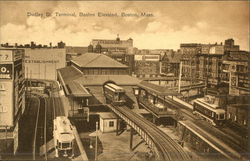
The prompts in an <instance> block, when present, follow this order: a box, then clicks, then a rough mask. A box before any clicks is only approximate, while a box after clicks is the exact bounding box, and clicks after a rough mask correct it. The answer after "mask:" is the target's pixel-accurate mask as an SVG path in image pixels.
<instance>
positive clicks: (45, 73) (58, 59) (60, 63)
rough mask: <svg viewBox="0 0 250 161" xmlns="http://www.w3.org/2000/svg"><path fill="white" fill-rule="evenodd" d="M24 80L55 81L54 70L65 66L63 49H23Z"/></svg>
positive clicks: (64, 51) (64, 50)
mask: <svg viewBox="0 0 250 161" xmlns="http://www.w3.org/2000/svg"><path fill="white" fill-rule="evenodd" d="M24 63H25V78H28V79H48V80H56V69H59V68H63V67H65V66H66V49H65V48H34V49H32V48H25V60H24Z"/></svg>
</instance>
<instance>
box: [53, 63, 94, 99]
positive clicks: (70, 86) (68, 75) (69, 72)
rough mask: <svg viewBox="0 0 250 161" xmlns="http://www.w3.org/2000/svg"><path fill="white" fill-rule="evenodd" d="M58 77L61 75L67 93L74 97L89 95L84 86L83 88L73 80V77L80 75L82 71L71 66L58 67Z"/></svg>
mask: <svg viewBox="0 0 250 161" xmlns="http://www.w3.org/2000/svg"><path fill="white" fill-rule="evenodd" d="M58 72H59V77H61V79H62V81H63V83H64V87H65V92H66V94H67V95H73V96H75V97H88V96H91V95H90V94H89V93H88V91H87V90H86V88H84V87H83V86H82V85H81V84H79V83H78V82H75V81H74V79H76V78H79V77H81V76H82V73H81V72H80V71H78V70H77V69H75V68H74V67H72V66H68V67H65V68H61V69H58Z"/></svg>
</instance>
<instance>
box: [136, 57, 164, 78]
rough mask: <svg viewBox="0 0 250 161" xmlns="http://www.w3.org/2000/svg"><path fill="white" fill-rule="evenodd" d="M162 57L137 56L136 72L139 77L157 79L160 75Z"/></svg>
mask: <svg viewBox="0 0 250 161" xmlns="http://www.w3.org/2000/svg"><path fill="white" fill-rule="evenodd" d="M160 59H161V55H157V54H143V55H141V54H136V55H134V62H135V63H134V71H133V74H134V75H136V76H137V77H157V76H159V75H160Z"/></svg>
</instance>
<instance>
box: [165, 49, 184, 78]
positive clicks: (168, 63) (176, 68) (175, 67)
mask: <svg viewBox="0 0 250 161" xmlns="http://www.w3.org/2000/svg"><path fill="white" fill-rule="evenodd" d="M180 62H181V54H180V51H171V52H168V53H165V54H164V55H163V57H162V58H161V74H164V75H165V74H166V75H172V76H175V77H178V76H179V72H180Z"/></svg>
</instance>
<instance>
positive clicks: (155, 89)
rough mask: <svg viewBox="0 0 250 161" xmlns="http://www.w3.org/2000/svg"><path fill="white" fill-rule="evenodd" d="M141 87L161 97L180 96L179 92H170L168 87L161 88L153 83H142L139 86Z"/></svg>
mask: <svg viewBox="0 0 250 161" xmlns="http://www.w3.org/2000/svg"><path fill="white" fill-rule="evenodd" d="M138 86H139V87H141V88H143V89H145V90H148V91H151V92H153V93H155V94H156V95H159V96H177V95H180V94H179V93H178V92H176V91H173V90H169V89H168V88H166V87H163V86H159V85H155V84H152V83H148V82H146V81H142V82H140V83H139V84H138Z"/></svg>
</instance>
